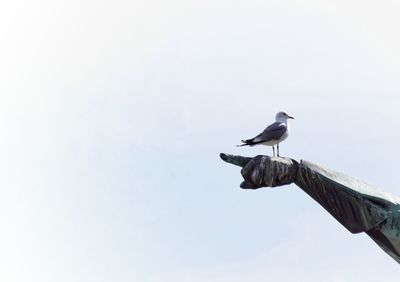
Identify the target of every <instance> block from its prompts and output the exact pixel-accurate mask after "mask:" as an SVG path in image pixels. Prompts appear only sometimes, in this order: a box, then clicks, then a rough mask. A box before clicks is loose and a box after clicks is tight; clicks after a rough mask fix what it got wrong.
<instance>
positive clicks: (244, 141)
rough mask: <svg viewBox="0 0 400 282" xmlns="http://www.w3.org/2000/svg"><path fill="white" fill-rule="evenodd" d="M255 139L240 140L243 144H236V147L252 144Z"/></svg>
mask: <svg viewBox="0 0 400 282" xmlns="http://www.w3.org/2000/svg"><path fill="white" fill-rule="evenodd" d="M252 140H253V139H247V140H240V141H242V143H243V144H239V145H236V147H242V146H250V145H251V141H252Z"/></svg>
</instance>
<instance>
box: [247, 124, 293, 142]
mask: <svg viewBox="0 0 400 282" xmlns="http://www.w3.org/2000/svg"><path fill="white" fill-rule="evenodd" d="M286 130H287V126H286V124H284V123H281V122H274V123H273V124H271V125H270V126H268V127H267V128H266V129H264V131H263V132H261V133H260V134H259V135H257V136H256V137H254V138H253V139H252V143H253V144H258V143H263V142H267V141H270V140H279V139H280V138H281V137H282V135H283V134H285V132H286Z"/></svg>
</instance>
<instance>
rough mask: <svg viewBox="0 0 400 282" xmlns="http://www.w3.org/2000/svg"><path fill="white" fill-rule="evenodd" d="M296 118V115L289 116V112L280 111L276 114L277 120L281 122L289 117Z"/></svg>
mask: <svg viewBox="0 0 400 282" xmlns="http://www.w3.org/2000/svg"><path fill="white" fill-rule="evenodd" d="M289 118H290V119H294V117H291V116H289V115H288V114H287V113H285V112H279V113H277V114H276V116H275V120H276V121H280V122H286V121H287V120H288V119H289Z"/></svg>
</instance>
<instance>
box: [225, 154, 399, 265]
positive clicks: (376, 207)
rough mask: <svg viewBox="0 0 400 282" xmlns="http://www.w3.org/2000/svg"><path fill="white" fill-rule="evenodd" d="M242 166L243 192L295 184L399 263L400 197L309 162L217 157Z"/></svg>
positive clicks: (349, 228)
mask: <svg viewBox="0 0 400 282" xmlns="http://www.w3.org/2000/svg"><path fill="white" fill-rule="evenodd" d="M220 157H221V158H222V159H223V160H224V161H226V162H228V163H231V164H234V165H237V166H240V167H242V170H241V174H242V176H243V178H244V181H243V182H242V183H241V185H240V187H241V188H243V189H258V188H262V187H277V186H282V185H287V184H291V183H295V184H296V185H297V186H298V187H300V188H301V189H302V190H303V191H304V192H306V193H307V194H308V195H310V196H311V197H312V198H313V199H314V200H315V201H317V202H318V203H319V204H320V205H321V206H322V207H323V208H324V209H325V210H327V211H328V212H329V213H330V214H331V215H332V216H333V217H334V218H336V220H338V221H339V222H340V223H341V224H342V225H343V226H344V227H346V228H347V229H348V230H349V231H350V232H351V233H360V232H365V233H367V234H368V236H370V237H371V238H372V239H373V240H374V241H375V242H376V243H377V244H378V245H379V246H380V247H381V248H382V249H383V250H384V251H385V252H386V253H387V254H389V255H390V256H392V257H393V258H394V259H395V260H396V261H397V262H398V263H400V198H398V197H396V196H393V195H390V194H389V193H386V192H383V191H380V190H378V189H376V188H374V187H372V186H371V185H368V184H366V183H364V182H362V181H360V180H358V179H355V178H353V177H350V176H348V175H345V174H343V173H340V172H335V171H332V170H329V169H327V168H323V167H321V166H319V165H316V164H313V163H311V162H308V161H303V160H302V161H300V163H299V162H297V161H295V160H293V159H290V158H281V157H269V156H256V157H254V158H248V157H242V156H233V155H226V154H220Z"/></svg>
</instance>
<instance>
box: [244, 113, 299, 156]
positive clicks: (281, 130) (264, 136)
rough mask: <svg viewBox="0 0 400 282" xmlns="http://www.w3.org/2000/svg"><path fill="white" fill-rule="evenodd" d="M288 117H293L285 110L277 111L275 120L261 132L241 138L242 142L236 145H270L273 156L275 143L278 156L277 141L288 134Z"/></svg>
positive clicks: (280, 140)
mask: <svg viewBox="0 0 400 282" xmlns="http://www.w3.org/2000/svg"><path fill="white" fill-rule="evenodd" d="M288 119H294V117H291V116H289V115H288V114H287V113H285V112H278V113H277V114H276V115H275V122H274V123H272V124H271V125H269V126H268V127H267V128H265V129H264V131H263V132H261V133H260V134H258V135H257V136H256V137H254V138H251V139H245V140H241V141H242V143H243V144H240V145H237V146H254V145H260V144H261V145H267V146H272V153H273V156H274V157H275V145H276V147H277V153H278V157H279V143H280V142H282V141H283V140H285V139H286V138H287V137H288V136H289V123H288Z"/></svg>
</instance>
